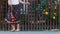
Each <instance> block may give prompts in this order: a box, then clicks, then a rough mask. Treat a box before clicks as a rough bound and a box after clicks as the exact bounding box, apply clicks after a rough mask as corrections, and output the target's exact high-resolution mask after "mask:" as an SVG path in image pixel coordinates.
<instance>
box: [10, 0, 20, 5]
mask: <svg viewBox="0 0 60 34" xmlns="http://www.w3.org/2000/svg"><path fill="white" fill-rule="evenodd" d="M11 3H12V5H17V4H19V0H11Z"/></svg>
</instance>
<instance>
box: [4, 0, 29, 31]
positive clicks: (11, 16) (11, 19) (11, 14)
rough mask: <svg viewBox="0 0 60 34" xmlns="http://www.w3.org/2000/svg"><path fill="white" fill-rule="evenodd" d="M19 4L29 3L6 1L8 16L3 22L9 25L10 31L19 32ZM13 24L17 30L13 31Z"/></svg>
mask: <svg viewBox="0 0 60 34" xmlns="http://www.w3.org/2000/svg"><path fill="white" fill-rule="evenodd" d="M19 3H21V4H27V5H30V3H29V2H23V1H22V0H8V6H9V7H8V14H7V18H6V19H5V21H7V22H8V23H11V27H12V30H11V31H20V26H19V22H20V8H19V7H20V6H19ZM15 24H16V26H17V29H15Z"/></svg>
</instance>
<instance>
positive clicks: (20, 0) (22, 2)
mask: <svg viewBox="0 0 60 34" xmlns="http://www.w3.org/2000/svg"><path fill="white" fill-rule="evenodd" d="M19 2H20V3H21V4H28V5H30V3H29V2H24V1H22V0H19Z"/></svg>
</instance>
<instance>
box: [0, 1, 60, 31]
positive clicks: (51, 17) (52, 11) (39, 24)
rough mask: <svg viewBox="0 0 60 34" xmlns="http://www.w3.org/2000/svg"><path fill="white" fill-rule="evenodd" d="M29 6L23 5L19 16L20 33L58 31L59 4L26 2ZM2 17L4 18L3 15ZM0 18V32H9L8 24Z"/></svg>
mask: <svg viewBox="0 0 60 34" xmlns="http://www.w3.org/2000/svg"><path fill="white" fill-rule="evenodd" d="M26 1H29V2H30V3H31V5H30V6H28V5H24V6H23V8H24V9H25V11H22V14H21V15H20V16H21V18H20V20H21V22H20V28H21V31H42V30H51V29H60V27H59V24H60V22H59V18H60V17H59V15H60V14H59V12H60V11H59V6H60V5H59V4H58V0H26ZM4 3H5V5H4V7H5V8H4V12H5V13H7V1H4ZM5 13H2V14H3V17H4V14H5ZM0 15H1V13H0ZM1 18H2V17H1V16H0V22H1V24H0V30H10V29H11V28H10V27H11V26H10V24H8V23H6V22H5V21H4V18H2V19H1Z"/></svg>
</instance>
